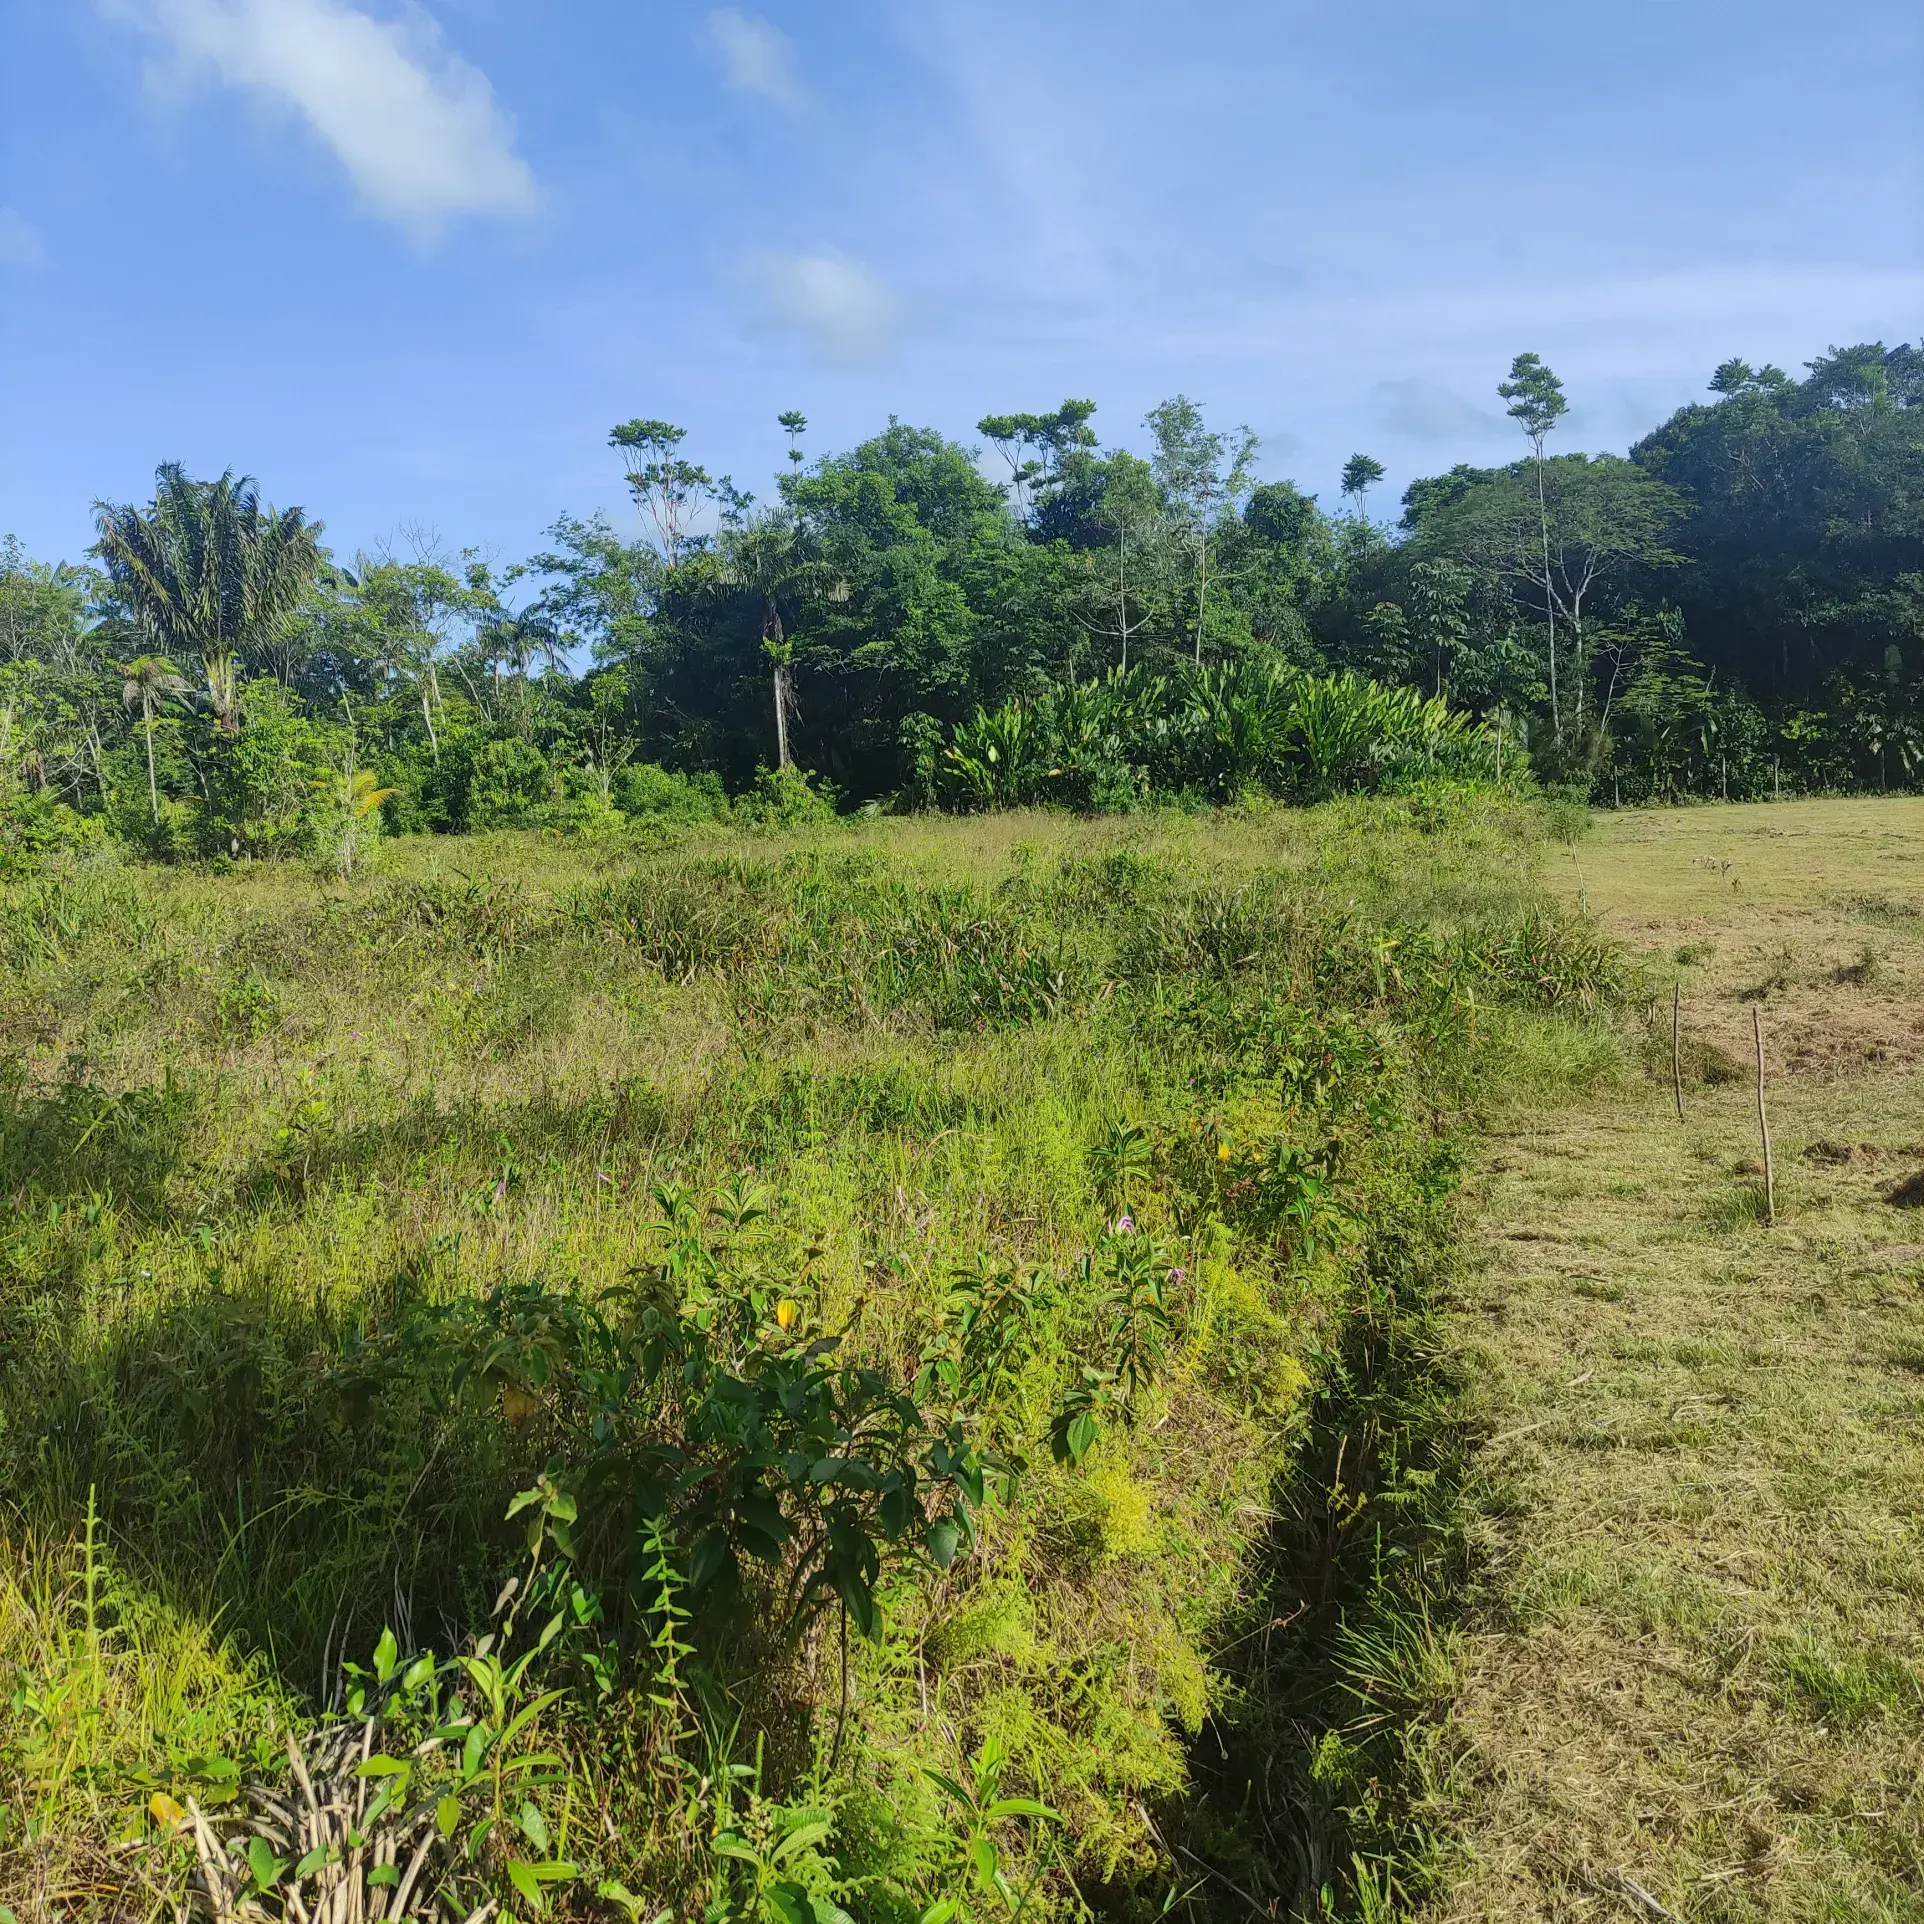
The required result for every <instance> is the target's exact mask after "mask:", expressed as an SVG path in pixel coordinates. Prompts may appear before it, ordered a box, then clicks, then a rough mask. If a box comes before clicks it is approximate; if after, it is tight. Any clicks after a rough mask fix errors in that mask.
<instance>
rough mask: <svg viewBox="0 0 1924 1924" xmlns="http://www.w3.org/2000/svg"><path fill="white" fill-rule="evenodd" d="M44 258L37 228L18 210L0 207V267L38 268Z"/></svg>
mask: <svg viewBox="0 0 1924 1924" xmlns="http://www.w3.org/2000/svg"><path fill="white" fill-rule="evenodd" d="M46 257H47V250H46V248H45V246H44V245H43V244H42V242H41V239H40V230H39V228H37V227H36V226H35V225H34V224H33V222H32V221H30V220H29V219H28V218H27V217H26V215H25V214H23V213H21V212H19V211H18V209H16V208H12V207H0V267H12V268H28V267H38V266H39V265H40V263H41V262H42V261H43V260H45V259H46Z"/></svg>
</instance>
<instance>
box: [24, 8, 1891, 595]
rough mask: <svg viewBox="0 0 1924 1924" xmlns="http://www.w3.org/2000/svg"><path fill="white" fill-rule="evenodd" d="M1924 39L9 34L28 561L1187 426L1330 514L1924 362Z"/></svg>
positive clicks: (1449, 34)
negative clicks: (811, 456) (1670, 414)
mask: <svg viewBox="0 0 1924 1924" xmlns="http://www.w3.org/2000/svg"><path fill="white" fill-rule="evenodd" d="M1921 103H1924V13H1920V10H1919V9H1918V8H1917V7H1916V6H1915V4H1914V0H1861V3H1860V4H1858V5H1856V6H1853V7H1851V8H1825V7H1819V6H1815V5H1812V4H1810V0H1800V3H1799V4H1797V5H1795V6H1792V5H1787V4H1782V3H1781V0H1747V3H1746V4H1737V3H1736V0H1608V4H1604V3H1603V0H1550V3H1549V4H1544V0H1537V3H1536V4H1533V5H1522V4H1511V3H1510V0H1350V3H1349V4H1347V5H1344V6H1331V5H1324V6H1316V7H1312V6H1308V5H1299V4H1296V3H1295V0H1267V4H1258V3H1257V0H1181V3H1180V4H1179V3H1178V0H1158V3H1157V4H1146V3H1144V0H1050V3H1049V4H1041V5H1039V4H1037V3H1036V0H1027V4H1018V3H1017V0H904V3H902V4H897V3H895V0H840V3H839V4H834V5H830V4H826V0H742V3H741V4H740V5H737V6H734V7H726V8H719V9H717V8H714V7H711V6H709V5H705V4H682V0H618V3H617V0H566V3H565V4H562V0H546V3H545V4H537V0H0V532H4V531H14V532H17V533H18V534H19V535H20V536H21V537H22V539H23V540H25V541H26V542H27V544H28V546H29V548H30V549H31V550H33V551H34V552H37V553H40V554H43V555H58V554H66V555H70V556H71V555H76V554H77V553H78V552H79V551H80V550H81V549H82V548H83V547H84V546H85V544H86V542H87V541H88V540H89V539H90V528H91V523H90V517H89V505H90V503H91V501H92V499H93V498H94V497H95V496H96V495H105V496H108V497H111V498H129V497H136V496H138V497H141V498H144V497H145V495H146V494H147V493H148V492H150V491H151V479H152V471H153V467H154V464H155V463H156V462H157V461H160V460H162V459H168V458H178V459H181V460H184V461H185V462H186V463H187V464H188V466H189V468H190V469H191V470H193V471H196V472H205V473H214V472H218V471H219V470H220V469H222V468H224V467H228V466H233V467H235V468H237V469H241V470H243V471H246V472H250V473H253V474H255V475H257V476H258V477H259V478H260V481H261V483H262V486H263V489H264V491H265V493H266V494H267V496H268V497H269V498H270V499H271V500H273V501H274V502H276V503H278V504H282V505H285V504H288V503H292V502H300V503H303V504H304V505H306V506H307V507H308V508H309V509H310V510H311V511H312V512H315V513H318V514H319V515H321V516H322V517H323V518H324V519H325V520H326V522H327V524H328V528H329V538H330V540H331V541H332V542H333V544H334V545H335V546H336V548H337V549H338V550H339V551H341V552H343V553H351V552H353V551H354V550H355V549H356V548H359V547H363V546H369V545H372V544H376V543H379V542H383V541H389V542H400V541H403V540H405V539H406V538H407V535H408V534H409V532H410V531H418V532H420V533H422V534H425V535H428V536H430V537H434V538H438V539H439V540H440V541H441V542H442V543H444V544H445V545H446V546H448V547H450V548H453V547H460V546H464V545H469V544H473V545H476V546H479V547H481V548H483V549H484V550H487V551H489V552H491V553H493V554H495V555H497V556H499V557H500V558H502V559H513V558H514V557H516V556H518V555H520V554H524V553H526V552H528V551H529V550H530V549H531V548H532V547H534V546H536V545H538V544H539V539H540V532H541V530H542V528H543V527H544V526H545V525H546V524H547V523H548V522H550V521H551V520H552V519H553V518H554V516H555V515H556V514H558V513H560V512H561V511H563V510H571V511H576V512H581V511H586V510H588V509H592V508H596V507H603V508H606V509H608V510H609V511H610V512H612V513H615V514H616V515H617V516H625V515H627V514H628V513H629V512H630V510H629V509H628V505H627V502H626V497H625V495H624V494H623V491H622V488H621V484H620V469H619V465H618V463H617V461H616V458H615V456H614V454H613V453H612V451H610V450H609V449H608V448H607V446H606V436H607V431H608V428H609V426H610V425H611V424H612V423H613V422H615V421H617V420H620V419H624V418H626V417H628V416H631V415H635V414H647V415H656V416H665V417H667V418H669V419H672V420H676V421H678V422H681V423H682V424H684V425H685V426H686V427H687V428H688V429H689V431H690V433H689V442H688V451H689V452H690V453H691V454H693V455H694V456H695V458H697V459H699V460H702V461H704V462H705V463H706V464H707V465H708V466H709V467H710V468H711V469H714V470H716V471H721V470H724V469H726V470H730V471H732V472H733V474H734V476H735V478H736V480H737V481H738V482H740V483H742V484H743V485H746V486H750V487H755V488H757V489H763V488H765V487H766V486H767V477H768V476H769V475H770V473H771V472H772V471H773V470H774V469H775V468H776V467H777V466H778V465H780V463H781V453H782V446H783V442H782V437H781V434H780V431H779V430H778V429H777V428H776V426H775V421H774V417H775V415H776V413H777V412H779V411H780V410H781V409H783V408H787V407H800V408H802V409H804V410H805V411H806V412H807V414H808V415H809V417H810V420H811V423H812V429H811V432H810V435H809V437H808V442H807V446H808V448H809V450H810V451H811V452H813V453H822V452H826V451H829V450H831V449H835V448H840V447H845V446H847V445H848V444H849V443H850V442H852V441H853V440H855V439H856V438H858V437H859V436H861V435H862V434H864V433H867V432H869V431H872V430H873V429H874V428H876V427H878V426H880V425H881V424H882V422H883V421H884V420H885V419H886V417H887V416H888V415H889V414H890V413H895V414H899V415H900V416H902V417H903V418H904V419H906V420H910V421H913V422H916V423H918V424H921V423H926V424H929V425H933V426H936V427H939V428H941V429H943V430H944V431H946V432H949V433H952V434H956V435H958V436H960V437H962V438H964V439H967V440H973V439H974V438H975V437H974V435H973V423H974V422H975V421H976V420H977V419H978V418H979V417H980V416H981V415H982V414H984V413H986V412H989V411H991V410H1004V409H1011V408H1045V407H1050V406H1053V405H1054V403H1055V402H1056V401H1058V400H1060V399H1062V398H1063V397H1064V396H1065V395H1087V396H1090V397H1092V398H1093V399H1095V400H1096V401H1097V402H1098V404H1099V412H1098V414H1097V416H1096V421H1095V425H1096V427H1097V428H1098V430H1099V431H1101V433H1102V436H1103V439H1104V441H1105V443H1120V444H1123V445H1135V446H1138V447H1140V446H1141V445H1142V442H1143V439H1144V437H1143V433H1142V429H1141V426H1140V423H1141V419H1142V416H1143V414H1144V412H1145V411H1146V410H1147V409H1148V408H1149V407H1151V406H1152V405H1154V403H1155V402H1157V401H1158V400H1160V399H1162V398H1163V397H1165V396H1166V395H1168V394H1170V393H1172V392H1175V391H1177V390H1182V391H1185V392H1187V393H1189V394H1190V395H1192V396H1194V397H1195V398H1196V399H1198V400H1199V401H1200V402H1202V403H1203V405H1204V406H1205V408H1206V409H1207V411H1208V413H1209V415H1210V417H1211V419H1212V420H1214V421H1215V422H1216V423H1217V424H1218V425H1221V426H1224V427H1228V426H1233V425H1235V424H1237V423H1241V422H1247V423H1248V424H1249V425H1250V426H1251V427H1253V428H1254V429H1255V430H1256V431H1257V432H1258V433H1259V434H1261V435H1262V437H1263V441H1264V450H1263V459H1262V469H1263V471H1264V473H1265V474H1266V475H1268V476H1281V475H1289V476H1292V477H1294V478H1295V479H1297V480H1298V481H1299V482H1300V483H1301V484H1302V485H1303V486H1305V487H1307V488H1310V489H1311V490H1313V491H1316V492H1318V493H1320V494H1321V495H1322V496H1323V497H1324V498H1325V500H1329V501H1333V500H1334V499H1335V496H1336V473H1337V470H1338V468H1339V467H1340V465H1341V463H1342V461H1343V459H1344V457H1345V456H1347V455H1348V454H1350V453H1351V452H1352V451H1354V450H1356V449H1362V450H1365V451H1367V452H1370V453H1373V454H1375V455H1376V456H1377V457H1378V458H1379V459H1380V460H1382V461H1383V462H1384V463H1385V464H1386V465H1387V466H1388V468H1389V482H1388V484H1387V486H1386V487H1385V489H1384V490H1383V492H1382V493H1381V494H1379V495H1378V496H1377V497H1376V511H1377V512H1378V513H1379V514H1381V513H1383V512H1386V511H1388V508H1389V503H1390V500H1391V498H1392V496H1393V494H1394V493H1396V492H1400V490H1401V488H1402V486H1403V485H1404V484H1405V483H1406V482H1407V481H1408V480H1409V479H1410V478H1411V477H1412V476H1413V475H1416V474H1420V473H1429V472H1434V471H1436V470H1438V469H1440V468H1443V467H1447V466H1448V465H1449V464H1450V463H1451V462H1453V461H1458V460H1466V459H1467V460H1495V459H1501V458H1506V457H1507V456H1508V455H1510V454H1512V453H1514V452H1516V451H1518V449H1519V448H1520V445H1521V443H1520V437H1518V436H1517V434H1516V431H1515V430H1514V428H1513V427H1512V426H1511V425H1510V424H1509V423H1507V422H1506V421H1504V420H1503V418H1502V415H1501V404H1500V403H1499V402H1497V401H1496V399H1495V397H1494V394H1493V389H1494V385H1495V383H1496V381H1497V380H1498V379H1500V378H1501V376H1502V374H1503V372H1504V370H1505V368H1506V367H1507V365H1508V362H1509V359H1510V357H1511V356H1512V355H1513V354H1514V353H1516V352H1517V351H1518V350H1519V349H1522V348H1529V349H1534V350H1535V351H1537V352H1539V353H1541V354H1543V355H1544V356H1545V357H1546V358H1547V359H1548V360H1549V361H1550V363H1551V364H1552V366H1554V367H1555V368H1556V369H1557V370H1558V372H1559V373H1560V374H1561V375H1562V376H1563V378H1564V380H1565V383H1566V385H1567V387H1568V388H1569V391H1570V393H1571V397H1572V401H1573V403H1574V406H1573V411H1572V414H1571V417H1570V420H1569V424H1568V428H1567V432H1566V433H1565V435H1564V436H1563V441H1564V444H1565V445H1581V446H1588V447H1593V448H1604V447H1619V448H1620V447H1622V446H1624V445H1626V444H1627V443H1628V441H1629V440H1630V439H1631V438H1632V437H1633V436H1634V435H1635V434H1636V433H1637V432H1638V431H1640V430H1641V429H1642V428H1644V427H1646V426H1648V425H1650V424H1652V423H1653V422H1654V421H1656V420H1657V419H1659V418H1661V416H1662V415H1663V414H1664V413H1665V412H1667V411H1668V410H1669V409H1670V408H1672V407H1674V406H1675V405H1677V404H1678V403H1679V402H1681V401H1684V400H1686V399H1688V398H1690V397H1691V396H1693V395H1694V394H1697V393H1699V392H1701V390H1702V387H1703V383H1704V380H1705V377H1706V375H1707V374H1708V372H1709V370H1710V369H1711V367H1712V366H1714V364H1715V363H1716V362H1717V361H1718V360H1720V359H1722V358H1723V357H1724V356H1725V355H1727V354H1732V353H1740V354H1743V355H1745V356H1747V357H1748V358H1750V359H1751V360H1753V361H1757V360H1764V359H1770V360H1776V361H1778V362H1781V363H1783V364H1785V365H1787V366H1791V367H1793V368H1794V367H1795V366H1796V365H1797V364H1798V363H1799V362H1801V361H1803V360H1804V359H1807V358H1808V357H1809V356H1811V355H1813V354H1816V353H1818V352H1820V351H1822V350H1823V348H1824V347H1825V346H1827V345H1828V344H1829V343H1831V342H1838V343H1844V342H1849V341H1855V340H1861V339H1867V338H1877V337H1882V338H1884V339H1886V340H1887V341H1892V342H1895V341H1896V340H1899V339H1908V338H1914V337H1915V336H1916V335H1917V333H1918V332H1919V331H1920V327H1921V326H1924V265H1921V264H1924V245H1920V243H1924V104H1921Z"/></svg>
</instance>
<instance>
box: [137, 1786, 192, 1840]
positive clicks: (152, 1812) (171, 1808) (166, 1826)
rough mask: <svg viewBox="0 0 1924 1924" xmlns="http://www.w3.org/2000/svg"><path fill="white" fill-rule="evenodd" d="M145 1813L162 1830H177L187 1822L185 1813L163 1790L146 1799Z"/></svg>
mask: <svg viewBox="0 0 1924 1924" xmlns="http://www.w3.org/2000/svg"><path fill="white" fill-rule="evenodd" d="M147 1813H148V1815H149V1816H150V1817H152V1818H153V1820H154V1822H155V1823H156V1824H157V1825H159V1827H160V1828H161V1829H162V1830H167V1831H173V1830H179V1828H180V1827H181V1825H183V1824H184V1823H186V1821H187V1813H186V1812H185V1811H184V1810H182V1809H181V1807H180V1806H179V1805H178V1804H177V1803H175V1801H174V1800H173V1799H172V1798H171V1797H169V1796H168V1795H167V1793H166V1792H165V1791H164V1790H157V1791H155V1792H154V1794H153V1795H152V1796H151V1797H150V1798H148V1799H147Z"/></svg>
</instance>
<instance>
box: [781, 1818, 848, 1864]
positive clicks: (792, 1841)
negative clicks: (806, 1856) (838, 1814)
mask: <svg viewBox="0 0 1924 1924" xmlns="http://www.w3.org/2000/svg"><path fill="white" fill-rule="evenodd" d="M833 1829H834V1825H832V1824H831V1823H829V1822H828V1820H827V1819H826V1818H817V1819H816V1820H815V1822H813V1823H810V1824H798V1825H796V1827H795V1828H794V1829H793V1830H792V1831H790V1832H789V1833H788V1835H787V1836H786V1837H784V1838H783V1839H782V1841H781V1842H780V1843H779V1844H777V1845H776V1846H775V1849H774V1853H773V1855H774V1860H775V1862H776V1863H778V1864H786V1863H788V1862H789V1861H790V1859H792V1858H795V1857H799V1856H800V1855H801V1854H802V1852H803V1851H806V1850H813V1849H814V1847H815V1846H816V1845H817V1844H819V1843H821V1842H823V1841H824V1840H825V1839H826V1838H827V1836H828V1834H829V1832H830V1831H831V1830H833Z"/></svg>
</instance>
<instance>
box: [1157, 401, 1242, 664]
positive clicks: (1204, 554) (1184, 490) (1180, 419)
mask: <svg viewBox="0 0 1924 1924" xmlns="http://www.w3.org/2000/svg"><path fill="white" fill-rule="evenodd" d="M1147 426H1148V428H1149V431H1150V433H1151V434H1153V435H1154V436H1155V438H1156V452H1155V456H1154V458H1153V460H1152V462H1151V464H1150V465H1151V466H1152V467H1153V468H1154V469H1155V474H1156V480H1157V481H1158V483H1160V485H1161V487H1162V491H1163V495H1164V498H1165V499H1166V500H1167V501H1168V502H1169V506H1170V511H1171V513H1172V514H1173V515H1174V516H1175V518H1176V520H1177V521H1178V523H1179V524H1180V525H1181V527H1182V529H1183V531H1184V533H1185V534H1186V535H1187V536H1188V539H1189V544H1190V548H1191V550H1192V552H1193V554H1194V556H1195V571H1196V666H1197V667H1198V668H1200V667H1201V666H1202V651H1203V627H1204V624H1205V622H1206V620H1207V618H1208V614H1209V540H1210V536H1211V534H1212V533H1213V531H1214V528H1215V523H1216V520H1217V518H1218V517H1219V516H1220V515H1221V514H1222V513H1223V511H1224V510H1225V509H1226V508H1228V507H1231V506H1233V505H1234V503H1235V502H1236V501H1237V500H1238V499H1240V498H1241V496H1243V495H1244V494H1245V493H1247V492H1248V489H1249V475H1250V469H1251V467H1252V466H1253V465H1254V463H1255V459H1256V450H1257V448H1258V447H1259V446H1260V445H1261V444H1260V443H1259V442H1258V440H1257V438H1256V436H1255V435H1253V434H1252V433H1251V432H1250V431H1249V429H1248V428H1246V427H1245V428H1238V429H1237V430H1236V432H1235V435H1234V436H1233V438H1232V437H1231V436H1229V435H1225V434H1218V433H1215V432H1213V431H1212V430H1211V429H1209V428H1207V427H1205V426H1204V425H1203V415H1202V409H1201V408H1199V407H1198V406H1197V405H1196V404H1195V402H1194V401H1192V400H1190V398H1189V397H1188V396H1187V395H1186V394H1178V395H1175V396H1173V397H1172V398H1171V399H1169V400H1167V401H1164V402H1163V403H1162V404H1161V406H1160V407H1155V408H1151V409H1150V411H1149V414H1148V416H1147Z"/></svg>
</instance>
